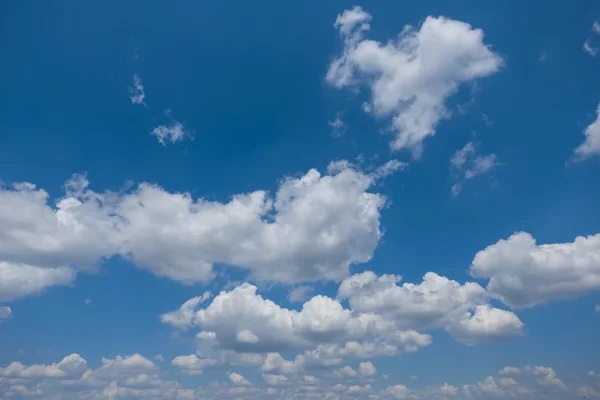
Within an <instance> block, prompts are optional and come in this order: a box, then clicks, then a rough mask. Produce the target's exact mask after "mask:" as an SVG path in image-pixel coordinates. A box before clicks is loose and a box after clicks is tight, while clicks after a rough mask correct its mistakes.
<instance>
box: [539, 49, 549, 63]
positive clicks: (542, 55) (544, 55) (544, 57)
mask: <svg viewBox="0 0 600 400" xmlns="http://www.w3.org/2000/svg"><path fill="white" fill-rule="evenodd" d="M547 59H548V53H546V52H545V51H543V50H542V51H540V58H539V59H538V61H540V62H541V61H546V60H547Z"/></svg>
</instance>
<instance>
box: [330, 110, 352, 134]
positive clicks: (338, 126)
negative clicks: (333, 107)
mask: <svg viewBox="0 0 600 400" xmlns="http://www.w3.org/2000/svg"><path fill="white" fill-rule="evenodd" d="M329 127H330V128H331V136H333V137H340V136H343V135H345V134H346V130H347V129H348V127H347V125H346V123H345V122H344V120H343V119H342V113H341V112H338V113H337V114H336V115H335V119H334V120H333V121H329Z"/></svg>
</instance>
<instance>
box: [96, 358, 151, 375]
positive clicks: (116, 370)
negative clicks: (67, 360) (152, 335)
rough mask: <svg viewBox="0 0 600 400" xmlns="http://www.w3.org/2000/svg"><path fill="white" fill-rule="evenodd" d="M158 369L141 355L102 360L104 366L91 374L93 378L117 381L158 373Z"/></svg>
mask: <svg viewBox="0 0 600 400" xmlns="http://www.w3.org/2000/svg"><path fill="white" fill-rule="evenodd" d="M157 370H158V367H157V366H156V364H154V363H153V362H152V361H150V360H149V359H147V358H146V357H144V356H142V355H140V354H133V355H130V356H126V357H122V356H116V357H115V358H102V365H101V366H100V367H99V368H98V369H96V370H94V371H93V372H92V373H91V375H90V376H91V377H92V378H96V379H102V380H109V381H110V380H115V379H119V378H121V377H122V376H137V375H139V374H144V373H151V372H156V371H157Z"/></svg>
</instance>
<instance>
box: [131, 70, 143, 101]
mask: <svg viewBox="0 0 600 400" xmlns="http://www.w3.org/2000/svg"><path fill="white" fill-rule="evenodd" d="M129 94H130V95H131V97H130V99H131V102H132V103H133V104H142V105H146V103H145V101H144V99H145V98H146V93H144V86H143V85H142V80H141V79H140V77H139V75H138V74H134V75H133V87H130V88H129Z"/></svg>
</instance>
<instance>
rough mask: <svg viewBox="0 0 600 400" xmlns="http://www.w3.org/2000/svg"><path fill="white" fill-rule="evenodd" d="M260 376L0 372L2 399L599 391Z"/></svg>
mask: <svg viewBox="0 0 600 400" xmlns="http://www.w3.org/2000/svg"><path fill="white" fill-rule="evenodd" d="M270 358H271V359H272V360H275V359H276V357H273V356H271V357H270ZM230 367H231V366H230ZM230 367H229V368H230ZM261 370H262V378H263V379H262V381H259V380H257V381H255V380H254V379H248V378H247V376H248V375H247V374H246V373H245V372H243V373H242V372H241V371H235V370H231V369H230V370H228V371H227V372H226V373H223V374H221V375H220V376H222V379H220V380H219V381H214V382H210V381H203V382H202V383H201V384H200V385H198V383H192V385H191V386H190V382H188V384H187V385H183V384H181V383H179V382H177V381H176V380H174V379H172V378H170V377H169V375H170V374H169V373H168V372H167V371H166V370H161V369H160V368H159V367H158V366H157V365H155V364H154V363H152V361H150V360H149V359H147V358H145V357H143V356H141V355H139V354H135V355H132V356H128V357H120V356H117V357H115V358H114V359H103V360H102V364H101V365H100V366H99V367H98V368H96V369H93V368H90V367H89V366H88V364H87V362H86V360H84V359H83V358H81V356H79V355H77V354H72V355H70V356H67V357H65V358H64V359H63V360H62V361H60V362H58V363H55V364H49V365H29V366H26V365H22V364H20V363H16V362H15V363H12V364H9V365H8V366H6V367H0V396H2V398H10V399H15V400H22V399H26V398H27V399H59V398H60V399H63V400H76V399H98V400H100V399H111V400H116V399H124V400H134V399H144V400H159V399H174V400H175V399H176V400H183V399H187V400H200V399H203V400H213V399H214V400H216V399H225V400H230V399H231V400H233V399H238V398H244V399H250V400H254V399H256V400H258V399H265V398H269V399H274V400H279V399H282V400H283V399H286V400H287V399H292V400H295V399H297V400H300V399H307V398H325V399H338V400H350V399H355V400H360V399H372V400H393V399H413V400H425V399H439V400H449V399H473V400H487V399H492V398H494V399H512V398H539V399H546V398H547V399H555V400H563V399H564V400H566V399H568V398H574V397H578V396H579V397H580V396H588V397H590V398H593V397H594V396H596V395H597V394H598V393H599V391H600V380H598V379H597V377H598V374H596V373H595V372H593V371H590V372H589V373H587V375H584V376H585V379H578V380H577V381H575V382H574V383H576V384H569V383H566V382H564V381H563V380H562V379H560V378H559V377H558V374H557V372H556V371H555V370H554V369H553V368H551V367H546V366H524V367H510V366H507V367H505V368H503V369H502V370H500V371H499V373H498V376H488V377H486V378H484V379H482V380H480V381H478V382H475V383H473V384H465V385H462V386H453V385H449V384H447V383H443V384H442V383H440V384H439V385H434V386H428V387H424V388H412V387H411V385H410V384H408V383H406V382H389V379H386V378H383V377H382V376H378V375H377V368H376V366H375V365H374V364H373V363H372V362H370V361H368V362H362V363H359V364H352V365H350V364H349V365H344V366H343V367H342V366H330V367H329V368H324V369H320V370H314V371H313V373H312V374H310V375H309V374H305V373H303V371H299V370H297V371H287V372H286V373H279V372H277V371H276V370H274V369H271V370H269V371H267V369H266V368H265V367H264V365H263V367H262V368H261Z"/></svg>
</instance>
